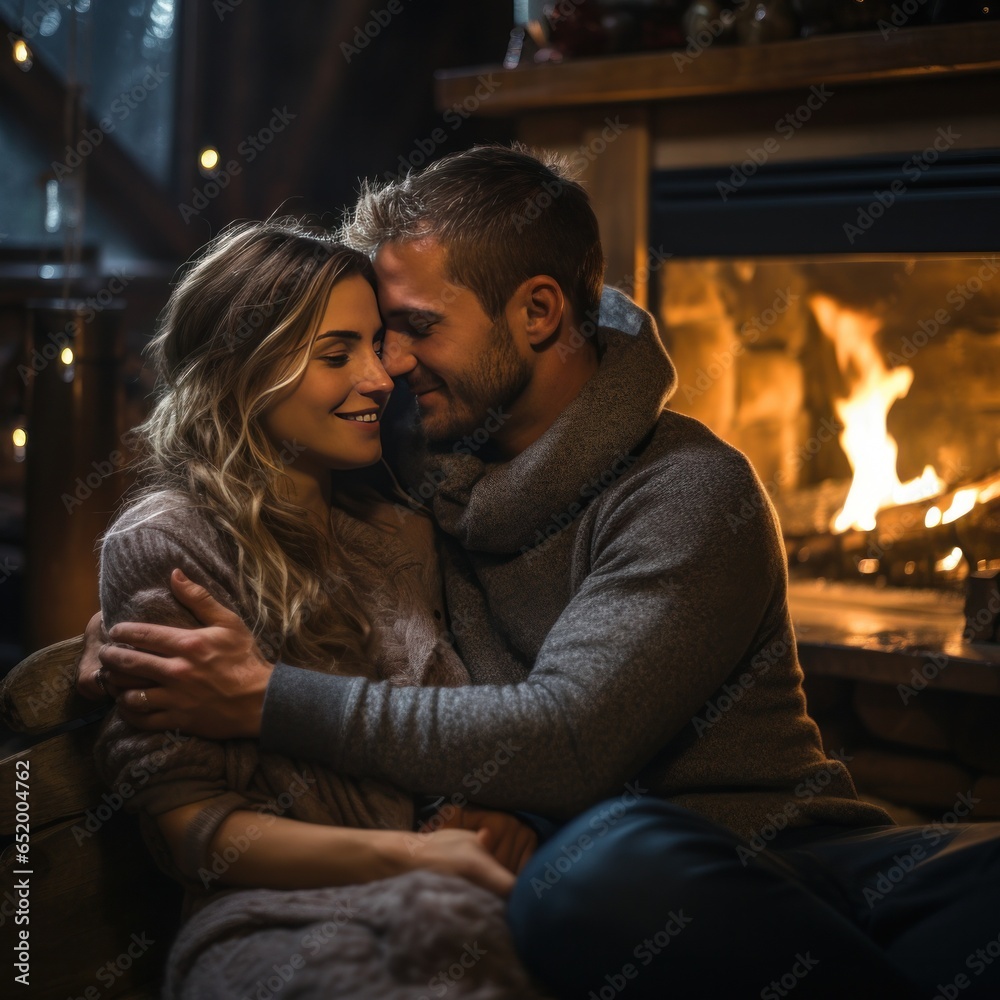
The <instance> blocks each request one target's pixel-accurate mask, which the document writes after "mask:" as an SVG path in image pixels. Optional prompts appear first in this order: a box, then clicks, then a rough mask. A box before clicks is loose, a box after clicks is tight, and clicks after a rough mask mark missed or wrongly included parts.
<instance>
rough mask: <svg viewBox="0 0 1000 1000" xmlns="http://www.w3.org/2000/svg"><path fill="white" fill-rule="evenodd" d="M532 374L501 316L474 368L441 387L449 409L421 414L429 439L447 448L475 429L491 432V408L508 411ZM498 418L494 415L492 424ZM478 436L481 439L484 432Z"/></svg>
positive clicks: (440, 446) (435, 448)
mask: <svg viewBox="0 0 1000 1000" xmlns="http://www.w3.org/2000/svg"><path fill="white" fill-rule="evenodd" d="M530 377H531V366H530V365H529V364H528V362H527V361H526V360H525V359H524V358H522V357H521V355H520V354H518V353H517V349H516V348H515V347H514V341H513V337H512V335H511V332H510V327H509V326H508V324H507V319H506V317H504V316H501V317H500V319H499V320H498V321H497V322H496V323H494V324H493V326H492V327H491V328H490V332H489V343H488V346H487V347H486V349H485V350H484V351H483V353H482V355H480V357H479V359H478V361H477V363H476V366H475V369H474V370H472V371H470V372H469V373H468V374H467V375H465V376H463V377H462V378H457V377H455V378H452V379H451V380H450V381H449V382H448V385H447V387H446V388H445V389H444V390H442V392H441V395H442V396H444V397H445V399H446V400H447V411H446V412H445V413H444V414H442V415H440V416H439V417H435V418H432V419H426V418H424V417H423V416H421V425H422V426H423V430H424V435H425V437H426V439H427V441H428V443H429V444H430V445H431V446H432V448H433V449H434V450H448V449H449V447H450V446H451V444H452V443H453V442H455V441H460V440H461V439H462V438H464V437H468V436H469V435H474V434H475V432H476V431H482V432H486V433H488V431H487V429H486V426H485V423H486V421H487V420H488V419H490V411H491V410H492V411H494V413H498V412H500V411H506V410H507V408H508V407H510V406H511V405H512V404H513V403H514V401H515V400H516V399H517V398H518V397H519V396H520V395H521V393H522V392H524V390H525V388H526V386H527V385H528V381H529V379H530ZM428 416H429V415H428ZM495 421H496V417H493V418H492V419H491V420H490V423H491V425H493V424H494V423H495ZM475 437H476V440H477V443H478V442H479V440H480V439H481V438H482V433H480V434H475ZM488 443H489V442H486V444H488Z"/></svg>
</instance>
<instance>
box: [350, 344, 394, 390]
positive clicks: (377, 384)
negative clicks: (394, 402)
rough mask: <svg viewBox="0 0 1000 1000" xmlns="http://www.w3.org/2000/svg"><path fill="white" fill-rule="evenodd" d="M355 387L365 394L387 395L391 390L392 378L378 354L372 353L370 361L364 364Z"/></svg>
mask: <svg viewBox="0 0 1000 1000" xmlns="http://www.w3.org/2000/svg"><path fill="white" fill-rule="evenodd" d="M355 388H356V389H357V391H358V392H360V393H361V394H362V395H365V396H374V395H378V394H385V395H388V394H389V393H390V392H392V379H391V378H390V377H389V373H388V372H387V371H386V370H385V367H384V366H383V364H382V362H381V360H380V359H379V357H378V355H375V354H373V355H372V358H371V361H370V362H369V363H368V365H366V366H365V370H364V371H363V372H362V373H361V377H360V378H359V379H358V381H357V383H355Z"/></svg>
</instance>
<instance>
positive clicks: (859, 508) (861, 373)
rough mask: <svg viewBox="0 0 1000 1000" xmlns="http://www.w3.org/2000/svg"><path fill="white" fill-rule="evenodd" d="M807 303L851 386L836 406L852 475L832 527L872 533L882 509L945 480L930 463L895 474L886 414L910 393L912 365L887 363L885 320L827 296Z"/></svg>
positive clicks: (925, 493)
mask: <svg viewBox="0 0 1000 1000" xmlns="http://www.w3.org/2000/svg"><path fill="white" fill-rule="evenodd" d="M809 304H810V307H811V308H812V311H813V315H814V316H815V317H816V321H817V322H818V323H819V326H820V329H821V330H822V331H823V333H824V334H825V335H826V336H827V337H829V338H830V339H831V340H832V341H833V345H834V349H835V351H836V355H837V365H838V367H839V368H840V371H841V372H842V373H843V374H844V376H845V378H846V379H847V381H848V385H849V386H850V395H849V396H848V397H847V399H843V400H838V401H837V402H835V403H834V407H835V409H836V411H837V416H838V417H839V418H840V421H841V423H842V424H843V425H844V429H843V431H842V432H841V434H840V443H841V445H842V447H843V449H844V453H845V454H846V455H847V459H848V461H849V462H850V463H851V469H852V470H853V472H854V479H853V481H852V482H851V489H850V492H849V493H848V494H847V500H846V501H845V502H844V506H843V508H842V509H841V510H840V511H838V513H837V514H836V515H835V516H834V518H833V522H832V524H831V529H832V530H833V531H835V532H837V533H840V532H843V531H847V530H848V528H857V529H859V530H861V531H871V530H872V529H873V528H874V527H875V515H876V514H877V513H878V511H880V510H883V509H884V508H886V507H893V506H895V505H897V504H902V503H916V502H917V501H919V500H925V499H927V498H928V497H932V496H936V495H937V494H938V493H940V492H941V491H942V490H943V489H944V488H945V483H944V481H943V480H942V479H941V478H940V477H939V476H938V474H937V473H936V472H935V471H934V469H933V468H932V467H931V466H929V465H927V466H924V471H923V472H922V473H921V475H920V476H918V477H917V478H916V479H911V480H909V481H908V482H905V483H902V482H900V480H899V476H898V475H897V474H896V456H897V454H898V448H897V445H896V441H895V439H894V438H893V437H892V436H891V435H890V434H889V433H888V431H887V430H886V417H887V416H888V413H889V410H890V409H891V408H892V404H893V403H895V402H896V400H897V399H902V398H903V396H905V395H906V394H907V392H909V391H910V385H911V383H912V382H913V369H912V368H908V367H906V366H905V365H900V366H899V367H898V368H892V369H890V368H888V367H886V364H885V362H884V361H883V360H882V354H881V352H880V351H879V349H878V347H877V345H876V343H875V337H876V335H877V334H878V332H879V330H880V329H881V326H882V323H881V320H879V319H878V318H877V317H875V316H872V315H871V314H868V313H860V312H855V311H854V310H852V309H847V308H845V307H844V306H842V305H840V303H838V302H836V301H834V300H833V299H831V298H829V297H828V296H826V295H815V296H813V297H812V298H811V299H810V300H809Z"/></svg>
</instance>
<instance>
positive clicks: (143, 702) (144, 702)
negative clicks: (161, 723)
mask: <svg viewBox="0 0 1000 1000" xmlns="http://www.w3.org/2000/svg"><path fill="white" fill-rule="evenodd" d="M139 704H140V706H141V707H142V710H143V711H144V712H148V711H149V698H148V697H147V696H146V689H145V688H139Z"/></svg>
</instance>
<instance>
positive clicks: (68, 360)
mask: <svg viewBox="0 0 1000 1000" xmlns="http://www.w3.org/2000/svg"><path fill="white" fill-rule="evenodd" d="M59 360H60V361H61V362H62V363H63V364H64V365H71V364H73V348H72V347H64V348H63V349H62V353H61V354H60V355H59Z"/></svg>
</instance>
